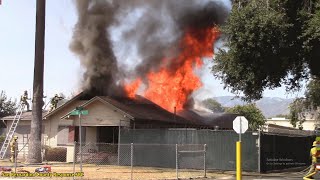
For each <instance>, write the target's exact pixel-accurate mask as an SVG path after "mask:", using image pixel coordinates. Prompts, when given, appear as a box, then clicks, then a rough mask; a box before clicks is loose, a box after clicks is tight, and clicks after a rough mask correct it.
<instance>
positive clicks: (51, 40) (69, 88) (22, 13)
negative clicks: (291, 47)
mask: <svg viewBox="0 0 320 180" xmlns="http://www.w3.org/2000/svg"><path fill="white" fill-rule="evenodd" d="M35 7H36V4H35V0H27V1H21V0H20V1H18V0H2V5H0V28H1V31H0V65H1V69H0V82H1V83H0V90H4V91H6V93H7V95H8V96H9V97H13V98H18V97H19V96H20V95H21V94H22V93H23V91H24V90H28V91H29V94H30V92H31V91H32V85H33V67H34V64H33V63H34V38H35ZM46 7H47V8H46V37H45V38H46V39H45V72H44V94H45V95H47V96H49V97H51V96H53V95H54V94H55V93H64V94H65V95H67V96H70V95H71V93H72V92H73V93H76V92H78V91H79V88H78V87H79V83H80V79H81V77H82V73H81V72H82V70H81V67H80V63H79V61H78V59H77V57H76V56H75V55H74V54H73V53H72V52H71V51H70V50H69V43H70V40H71V37H72V33H73V26H74V24H75V23H76V20H77V16H76V11H75V8H74V5H73V1H72V0H64V1H61V0H58V1H54V0H49V1H47V5H46ZM204 68H205V70H204V71H205V72H203V73H202V74H203V77H202V79H203V81H204V84H205V86H204V88H203V89H202V91H201V92H202V93H201V94H202V95H203V96H205V97H211V96H223V95H232V94H231V93H229V92H228V91H226V90H223V84H222V83H221V82H220V81H218V80H215V79H214V78H213V76H212V75H211V74H210V73H209V68H208V67H204ZM300 94H301V93H300ZM264 95H265V96H273V97H282V98H292V97H296V96H297V95H298V94H291V95H288V94H286V92H285V90H284V88H278V89H276V90H267V91H266V92H265V93H264Z"/></svg>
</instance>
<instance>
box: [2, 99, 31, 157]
mask: <svg viewBox="0 0 320 180" xmlns="http://www.w3.org/2000/svg"><path fill="white" fill-rule="evenodd" d="M24 107H25V104H24V103H20V104H19V106H18V109H17V111H16V115H15V116H14V119H13V121H12V124H11V127H10V129H9V132H8V134H7V136H6V139H5V140H4V141H3V144H2V147H1V150H0V159H3V158H4V156H5V154H6V152H7V149H8V146H9V144H10V141H11V139H12V136H13V134H14V132H15V131H16V128H17V126H18V123H19V121H20V119H21V114H22V112H23V110H24Z"/></svg>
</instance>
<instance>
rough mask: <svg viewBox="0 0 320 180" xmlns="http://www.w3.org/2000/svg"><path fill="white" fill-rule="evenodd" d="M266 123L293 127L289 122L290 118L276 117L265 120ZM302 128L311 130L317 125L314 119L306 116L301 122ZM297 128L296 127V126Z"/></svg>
mask: <svg viewBox="0 0 320 180" xmlns="http://www.w3.org/2000/svg"><path fill="white" fill-rule="evenodd" d="M266 124H275V125H279V126H285V127H293V125H292V124H291V123H290V119H286V118H282V117H276V118H271V119H267V120H266ZM302 126H303V130H308V131H313V130H315V128H316V127H317V122H316V121H315V120H314V119H310V118H307V119H306V121H305V122H304V123H303V124H302ZM296 128H297V129H298V127H296Z"/></svg>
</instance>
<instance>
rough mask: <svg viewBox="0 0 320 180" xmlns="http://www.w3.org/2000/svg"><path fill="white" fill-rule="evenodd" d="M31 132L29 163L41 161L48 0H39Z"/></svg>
mask: <svg viewBox="0 0 320 180" xmlns="http://www.w3.org/2000/svg"><path fill="white" fill-rule="evenodd" d="M36 8H37V10H36V32H35V33H36V34H35V56H34V75H33V98H32V116H33V119H32V121H31V132H30V140H29V147H28V149H29V150H28V158H27V163H40V162H42V158H41V133H42V132H41V131H42V106H43V72H44V43H45V14H46V10H45V8H46V0H37V7H36Z"/></svg>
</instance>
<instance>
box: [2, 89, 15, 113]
mask: <svg viewBox="0 0 320 180" xmlns="http://www.w3.org/2000/svg"><path fill="white" fill-rule="evenodd" d="M16 109H17V107H16V101H13V100H11V99H10V98H9V99H8V97H7V95H6V93H5V92H4V91H1V92H0V117H4V116H9V115H13V114H14V113H15V111H16Z"/></svg>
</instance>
